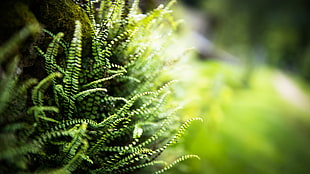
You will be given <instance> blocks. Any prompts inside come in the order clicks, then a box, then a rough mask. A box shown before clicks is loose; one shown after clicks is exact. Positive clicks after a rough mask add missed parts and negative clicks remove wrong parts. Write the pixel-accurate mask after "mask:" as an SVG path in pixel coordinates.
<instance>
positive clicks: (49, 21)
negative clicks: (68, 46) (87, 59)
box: [31, 0, 92, 56]
mask: <svg viewBox="0 0 310 174" xmlns="http://www.w3.org/2000/svg"><path fill="white" fill-rule="evenodd" d="M31 8H32V11H33V12H34V14H35V16H36V17H37V18H38V21H39V22H40V23H41V24H42V25H43V27H44V28H45V29H47V30H49V31H51V32H52V33H57V32H63V33H64V36H65V37H64V39H65V40H66V41H67V42H69V41H70V40H71V39H72V36H73V31H74V26H75V21H76V20H79V21H80V22H81V23H82V26H83V28H82V33H83V37H82V40H83V42H84V43H83V44H84V45H83V50H89V49H86V48H87V47H88V48H90V47H89V46H90V45H89V44H90V43H91V30H92V29H91V22H90V20H89V18H88V16H87V15H86V13H85V12H84V11H83V9H82V8H81V7H80V6H79V5H77V4H75V3H74V2H73V1H68V0H41V1H38V2H36V3H35V2H32V4H31ZM88 54H89V52H84V53H83V55H84V56H85V55H88Z"/></svg>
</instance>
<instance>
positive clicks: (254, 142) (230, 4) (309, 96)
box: [152, 0, 310, 174]
mask: <svg viewBox="0 0 310 174" xmlns="http://www.w3.org/2000/svg"><path fill="white" fill-rule="evenodd" d="M152 2H153V3H154V4H156V2H155V1H152ZM161 2H163V1H157V3H161ZM154 4H153V5H154ZM178 5H179V6H178V8H176V10H175V11H176V12H177V13H179V14H180V16H182V18H184V19H185V22H184V24H183V25H185V26H186V27H185V28H187V29H186V31H184V33H186V34H185V35H186V36H185V37H186V39H188V40H186V39H183V40H184V42H187V43H189V46H193V47H195V48H196V50H197V51H196V53H195V54H194V55H193V57H192V58H191V59H190V60H188V62H187V63H186V65H187V66H186V67H185V68H183V69H182V70H181V71H180V77H181V79H183V80H184V81H185V83H184V84H183V86H182V88H180V89H179V90H177V93H178V95H180V97H183V99H185V100H186V101H187V102H186V104H185V106H184V109H182V110H181V111H180V112H179V114H180V115H181V116H182V119H184V120H186V119H188V118H192V117H197V116H200V117H202V118H203V119H204V122H203V123H195V124H194V125H192V126H191V127H190V129H189V131H188V132H187V134H186V135H185V136H184V139H183V140H181V145H180V144H179V145H176V146H174V147H173V148H171V149H170V151H168V152H167V153H166V156H165V158H169V157H171V158H174V157H175V156H178V155H180V154H182V153H185V154H188V153H189V154H198V155H199V156H200V157H201V160H195V159H190V160H187V161H185V162H183V163H180V164H178V165H177V166H176V167H174V168H173V169H171V170H170V171H169V172H170V173H178V174H181V173H188V174H278V173H279V174H306V173H309V172H310V86H309V82H310V1H307V0H281V1H280V0H273V1H269V0H251V1H249V0H183V1H179V2H178ZM169 172H168V173H169Z"/></svg>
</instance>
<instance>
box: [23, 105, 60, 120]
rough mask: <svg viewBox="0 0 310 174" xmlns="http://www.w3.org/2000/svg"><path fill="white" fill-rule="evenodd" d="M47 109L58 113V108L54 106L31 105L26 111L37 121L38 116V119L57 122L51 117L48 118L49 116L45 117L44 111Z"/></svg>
mask: <svg viewBox="0 0 310 174" xmlns="http://www.w3.org/2000/svg"><path fill="white" fill-rule="evenodd" d="M47 111H49V112H56V113H58V112H59V109H58V108H56V107H54V106H33V107H30V108H29V109H28V110H27V113H28V114H33V115H34V118H35V120H37V121H38V119H39V118H40V119H43V120H45V121H50V122H55V123H58V122H59V121H57V120H55V119H52V118H49V117H46V114H45V112H47Z"/></svg>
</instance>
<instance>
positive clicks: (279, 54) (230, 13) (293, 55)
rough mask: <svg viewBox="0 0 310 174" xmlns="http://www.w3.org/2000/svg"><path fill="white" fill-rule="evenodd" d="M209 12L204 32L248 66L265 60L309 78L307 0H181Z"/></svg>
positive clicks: (309, 19) (309, 45) (309, 21)
mask: <svg viewBox="0 0 310 174" xmlns="http://www.w3.org/2000/svg"><path fill="white" fill-rule="evenodd" d="M184 1H185V2H186V3H187V4H191V6H195V7H196V9H197V8H199V10H201V11H203V12H204V13H205V14H206V15H207V16H208V21H205V22H206V23H207V24H208V27H209V28H208V29H209V30H208V33H206V35H207V36H208V37H209V39H211V40H212V41H213V42H214V43H215V44H216V45H218V46H220V47H222V48H224V49H225V50H228V51H229V52H231V53H232V54H234V55H236V56H238V57H241V58H242V59H243V60H244V61H245V62H246V63H247V64H248V65H249V66H252V65H253V64H257V63H258V62H263V63H268V64H272V65H276V66H280V67H281V68H284V69H288V70H290V71H293V72H296V73H299V74H301V75H302V76H303V77H305V78H307V79H308V80H310V68H309V66H310V30H309V26H310V25H309V24H310V18H309V17H308V16H309V12H310V9H309V8H310V4H309V1H306V0H296V1H292V0H284V1H279V0H276V1H268V0H253V1H247V0H234V1H231V0H220V1H219V0H204V1H202V0H194V1H188V0H184Z"/></svg>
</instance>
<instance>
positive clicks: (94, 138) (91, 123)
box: [0, 0, 201, 174]
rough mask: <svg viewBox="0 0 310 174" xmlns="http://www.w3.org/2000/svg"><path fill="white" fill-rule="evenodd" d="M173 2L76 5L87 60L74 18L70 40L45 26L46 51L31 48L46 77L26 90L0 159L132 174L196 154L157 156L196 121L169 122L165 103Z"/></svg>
mask: <svg viewBox="0 0 310 174" xmlns="http://www.w3.org/2000/svg"><path fill="white" fill-rule="evenodd" d="M173 2H174V1H172V2H171V3H169V4H168V5H167V6H166V7H164V6H159V7H158V8H157V9H155V10H153V11H151V12H150V13H148V14H141V13H140V12H139V8H138V3H139V1H138V0H134V1H133V2H131V1H129V0H115V1H98V2H94V1H88V2H87V3H86V4H83V5H81V8H83V9H84V10H85V13H87V15H88V17H89V19H90V20H91V22H92V28H93V30H92V43H91V46H89V49H91V53H92V54H91V55H89V56H87V57H83V56H82V55H84V54H83V51H84V50H83V49H82V48H83V40H82V35H83V33H82V28H83V25H82V24H81V23H80V22H79V21H76V22H75V30H74V35H73V38H72V40H71V42H70V43H67V42H66V41H64V40H63V36H64V34H63V33H61V32H60V33H58V34H56V35H54V34H52V33H50V32H49V31H47V30H44V31H45V32H46V33H47V34H49V35H50V36H51V37H52V41H51V42H50V44H49V45H48V47H47V49H46V51H43V50H42V49H41V48H39V46H38V47H36V48H37V50H38V52H39V53H40V54H41V56H42V57H43V58H44V61H45V70H46V72H47V74H48V76H47V77H46V78H44V79H42V80H41V81H40V82H39V83H37V85H36V86H34V87H33V88H32V90H31V101H32V106H31V107H29V108H28V109H27V113H26V114H27V117H31V119H29V120H25V121H24V122H25V123H26V124H28V125H29V126H28V127H29V128H28V127H27V128H26V127H25V128H24V129H23V134H22V135H21V136H20V137H22V139H24V140H23V143H21V145H17V146H16V147H13V148H8V149H5V150H3V151H1V153H0V157H1V159H0V160H4V161H13V159H14V158H15V157H16V155H20V156H22V157H23V158H24V159H25V160H26V161H27V164H28V165H27V168H26V167H24V168H21V171H24V172H37V173H72V172H74V173H132V172H133V171H136V170H138V169H141V168H146V167H149V166H154V165H161V166H162V165H163V166H162V167H161V169H159V170H158V171H154V172H155V173H156V174H157V173H158V174H159V173H163V172H165V171H166V170H168V169H170V168H171V167H173V166H174V165H175V164H177V163H179V162H181V161H183V160H186V159H188V158H198V156H196V155H185V156H181V157H180V158H178V159H176V161H175V162H173V163H171V164H167V163H166V162H163V161H158V160H156V158H157V157H158V156H159V155H160V154H161V153H162V152H163V151H164V150H165V149H166V148H167V147H168V146H170V145H172V144H175V143H176V142H177V141H178V139H179V138H180V137H181V136H182V134H183V133H184V132H185V130H186V128H187V127H188V126H189V125H190V123H191V122H192V121H195V120H201V119H200V118H194V119H191V120H188V121H186V122H185V123H183V124H182V125H181V127H180V128H177V127H174V125H176V122H178V121H177V120H178V119H177V117H176V116H175V112H176V110H177V109H175V108H178V107H177V106H170V107H168V105H167V104H166V102H167V96H168V94H169V93H170V88H171V86H172V85H173V84H174V83H175V81H174V80H170V77H166V73H165V71H167V70H166V69H165V68H167V67H168V65H169V64H171V63H172V59H170V58H169V57H166V56H170V55H168V54H166V51H167V50H165V47H166V46H168V45H169V44H172V43H173V39H174V38H173V37H174V35H173V32H174V31H173V29H174V28H176V26H177V23H176V22H175V21H174V20H173V17H172V15H171V10H170V6H171V5H172V3H173ZM95 3H96V5H98V4H99V7H100V8H99V9H98V10H97V9H95V5H94V4H95ZM13 69H14V68H13ZM26 86H29V85H26ZM24 122H22V123H24ZM12 127H13V126H11V125H10V126H8V128H10V129H12ZM8 165H9V164H8ZM8 165H7V166H8Z"/></svg>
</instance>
